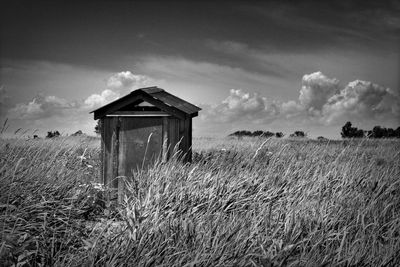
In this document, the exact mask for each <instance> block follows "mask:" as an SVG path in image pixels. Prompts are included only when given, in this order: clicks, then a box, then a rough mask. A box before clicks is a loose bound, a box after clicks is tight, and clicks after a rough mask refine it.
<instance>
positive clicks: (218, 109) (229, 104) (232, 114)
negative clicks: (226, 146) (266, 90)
mask: <svg viewBox="0 0 400 267" xmlns="http://www.w3.org/2000/svg"><path fill="white" fill-rule="evenodd" d="M203 110H204V111H203V114H202V116H203V117H202V118H203V119H207V120H210V119H211V120H214V121H219V122H234V121H239V120H246V121H247V120H251V121H253V122H256V121H257V122H259V121H260V120H264V119H267V118H269V117H271V116H275V115H277V113H278V112H279V107H278V106H276V104H275V103H271V102H269V101H268V100H267V98H266V97H261V96H260V95H259V94H257V93H254V94H250V93H246V92H244V91H243V90H241V89H237V90H235V89H231V90H230V91H229V96H228V97H226V98H225V99H224V100H223V101H222V102H221V103H219V104H217V105H214V106H203Z"/></svg>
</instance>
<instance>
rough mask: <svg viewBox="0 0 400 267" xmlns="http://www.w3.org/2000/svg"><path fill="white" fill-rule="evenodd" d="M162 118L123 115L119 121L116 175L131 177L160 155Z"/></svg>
mask: <svg viewBox="0 0 400 267" xmlns="http://www.w3.org/2000/svg"><path fill="white" fill-rule="evenodd" d="M162 133H163V120H162V118H160V117H158V118H157V117H151V118H149V117H124V118H123V119H122V120H121V121H120V129H119V148H118V176H126V177H132V176H133V171H137V170H141V169H146V168H148V167H149V166H151V165H152V164H153V163H154V162H155V161H156V160H157V159H158V158H159V157H160V155H161V152H162V143H163V140H162V138H163V134H162Z"/></svg>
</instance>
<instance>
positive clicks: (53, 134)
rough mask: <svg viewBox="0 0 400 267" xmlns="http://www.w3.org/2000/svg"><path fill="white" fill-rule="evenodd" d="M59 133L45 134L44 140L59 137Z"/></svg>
mask: <svg viewBox="0 0 400 267" xmlns="http://www.w3.org/2000/svg"><path fill="white" fill-rule="evenodd" d="M59 136H60V133H59V132H58V131H53V132H51V131H50V132H47V136H46V138H53V137H59Z"/></svg>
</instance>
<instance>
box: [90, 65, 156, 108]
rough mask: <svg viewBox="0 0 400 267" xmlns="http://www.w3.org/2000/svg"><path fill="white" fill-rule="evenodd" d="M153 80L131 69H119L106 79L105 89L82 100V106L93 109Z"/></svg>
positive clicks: (145, 85)
mask: <svg viewBox="0 0 400 267" xmlns="http://www.w3.org/2000/svg"><path fill="white" fill-rule="evenodd" d="M151 82H154V81H153V79H151V78H150V77H148V76H145V75H140V74H133V73H132V72H131V71H121V72H118V73H115V74H113V75H111V76H110V77H109V78H108V79H107V80H106V89H105V90H103V91H102V92H101V93H99V94H92V95H90V96H89V97H87V98H86V99H85V100H84V107H85V108H88V109H94V108H98V107H101V106H103V105H105V104H108V103H110V102H112V101H114V100H115V99H117V98H119V97H120V96H122V95H125V94H128V93H129V92H131V91H133V90H135V89H139V88H143V87H147V86H149V85H150V83H151Z"/></svg>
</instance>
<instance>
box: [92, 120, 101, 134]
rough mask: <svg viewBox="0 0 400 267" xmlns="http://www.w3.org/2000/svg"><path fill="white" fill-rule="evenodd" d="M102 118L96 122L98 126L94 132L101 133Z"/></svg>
mask: <svg viewBox="0 0 400 267" xmlns="http://www.w3.org/2000/svg"><path fill="white" fill-rule="evenodd" d="M101 128H102V127H101V120H97V124H96V126H95V127H94V132H95V133H96V134H101Z"/></svg>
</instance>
